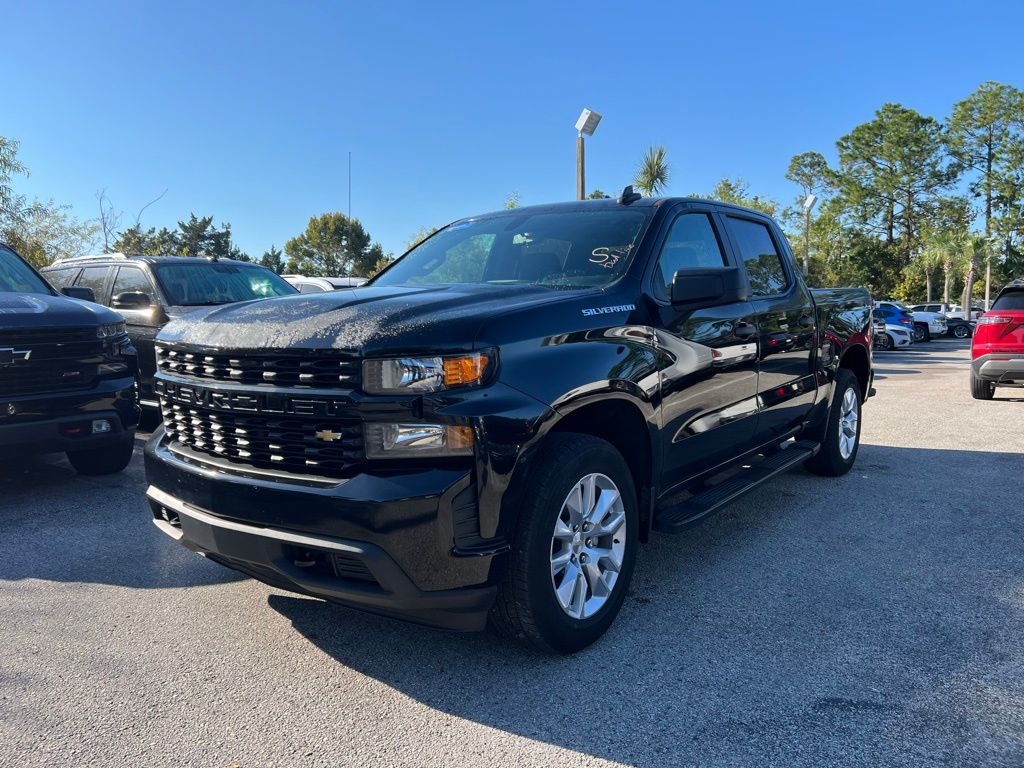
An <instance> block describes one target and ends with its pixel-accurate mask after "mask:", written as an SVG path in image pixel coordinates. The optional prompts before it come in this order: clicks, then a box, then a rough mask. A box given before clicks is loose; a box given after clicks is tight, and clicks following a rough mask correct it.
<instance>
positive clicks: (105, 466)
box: [67, 431, 135, 475]
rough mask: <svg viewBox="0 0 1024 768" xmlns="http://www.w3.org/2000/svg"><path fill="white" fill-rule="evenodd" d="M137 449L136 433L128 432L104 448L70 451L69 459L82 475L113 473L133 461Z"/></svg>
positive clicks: (68, 453)
mask: <svg viewBox="0 0 1024 768" xmlns="http://www.w3.org/2000/svg"><path fill="white" fill-rule="evenodd" d="M134 450H135V433H134V431H132V432H128V433H127V434H125V435H124V436H122V437H121V438H120V439H118V440H117V441H116V442H113V443H111V444H110V445H107V446H104V447H103V448H91V449H88V450H82V451H68V452H67V457H68V461H70V462H71V466H73V467H74V468H75V470H76V471H77V472H78V474H80V475H111V474H113V473H115V472H120V471H121V470H123V469H124V468H125V467H127V466H128V464H130V463H131V460H132V453H133V452H134Z"/></svg>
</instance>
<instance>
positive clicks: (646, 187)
mask: <svg viewBox="0 0 1024 768" xmlns="http://www.w3.org/2000/svg"><path fill="white" fill-rule="evenodd" d="M666 156H667V152H666V150H665V147H663V146H658V147H654V146H651V147H649V148H648V149H647V152H646V153H644V156H643V159H642V160H641V161H640V167H639V168H638V169H637V171H636V177H635V178H634V179H633V186H635V187H636V188H637V190H638V191H639V192H640V193H641V194H642V195H644V196H645V197H655V196H656V195H660V194H661V193H662V192H664V191H665V189H666V187H668V180H669V172H670V170H671V168H670V166H669V162H668V160H667V158H666Z"/></svg>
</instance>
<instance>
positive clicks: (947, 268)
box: [942, 261, 953, 310]
mask: <svg viewBox="0 0 1024 768" xmlns="http://www.w3.org/2000/svg"><path fill="white" fill-rule="evenodd" d="M952 270H953V264H952V262H949V261H947V262H946V263H944V264H943V265H942V271H943V272H945V273H946V274H945V281H946V282H945V285H944V286H943V294H942V300H943V301H944V302H945V303H946V309H947V310H948V309H949V291H950V288H951V287H952V286H951V285H950V279H949V273H950V272H951V271H952Z"/></svg>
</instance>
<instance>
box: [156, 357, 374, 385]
mask: <svg viewBox="0 0 1024 768" xmlns="http://www.w3.org/2000/svg"><path fill="white" fill-rule="evenodd" d="M156 367H157V371H160V372H163V373H170V374H173V375H174V376H179V377H185V378H194V379H202V380H205V381H225V382H228V381H230V382H237V383H239V384H255V385H265V386H275V387H310V388H317V389H356V388H358V387H359V379H360V361H359V356H358V354H357V353H355V352H352V351H349V350H330V351H324V352H321V351H317V352H315V353H299V352H287V353H274V352H261V351H259V350H256V351H251V350H249V351H244V352H243V351H237V352H222V351H213V352H205V351H188V350H181V349H169V348H167V347H157V353H156Z"/></svg>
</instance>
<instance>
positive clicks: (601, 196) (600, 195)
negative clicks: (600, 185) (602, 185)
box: [587, 189, 609, 200]
mask: <svg viewBox="0 0 1024 768" xmlns="http://www.w3.org/2000/svg"><path fill="white" fill-rule="evenodd" d="M608 197H609V195H606V194H605V193H604V192H602V191H601V190H600V189H595V190H594V191H593V192H591V193H590V194H589V195H587V200H607V199H608Z"/></svg>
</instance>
